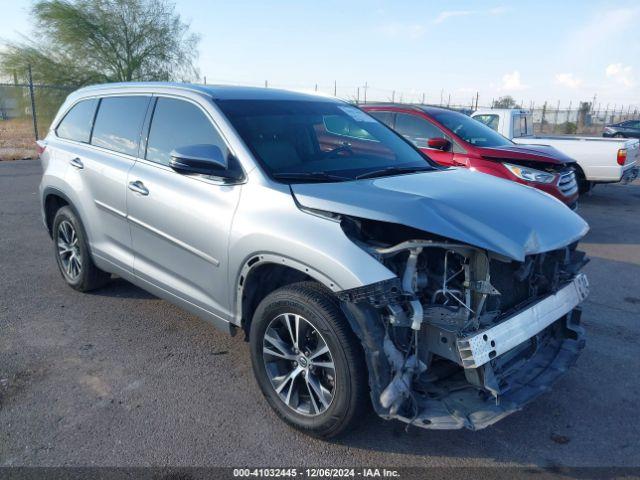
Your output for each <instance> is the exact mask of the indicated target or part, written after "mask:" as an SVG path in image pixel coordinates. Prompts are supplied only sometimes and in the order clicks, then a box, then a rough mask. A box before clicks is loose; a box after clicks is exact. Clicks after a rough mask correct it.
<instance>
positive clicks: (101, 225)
mask: <svg viewBox="0 0 640 480" xmlns="http://www.w3.org/2000/svg"><path fill="white" fill-rule="evenodd" d="M150 99H151V97H150V96H144V95H127V96H107V97H103V98H101V99H91V100H89V101H91V102H95V106H96V107H97V113H95V117H94V116H92V117H91V123H92V130H91V133H90V138H89V139H87V141H86V142H84V143H81V144H75V145H74V146H73V147H72V148H69V149H68V150H67V151H66V152H65V155H66V156H67V158H66V160H67V161H68V162H69V168H67V171H66V180H67V182H69V183H70V184H71V185H72V187H73V191H74V192H75V193H76V194H77V195H78V196H79V197H80V198H79V199H78V201H77V203H78V206H79V208H80V209H81V210H82V212H81V216H82V221H83V223H84V224H85V229H86V230H87V233H88V235H89V240H90V244H91V251H92V254H93V255H94V257H96V261H97V262H98V263H100V261H101V260H103V261H107V262H110V263H112V264H115V265H116V266H118V267H120V268H123V269H125V270H127V271H132V269H133V254H132V251H131V234H130V232H129V225H128V223H127V220H126V211H127V209H126V192H127V174H128V172H129V170H130V169H131V167H133V165H134V163H135V161H136V156H137V155H138V146H139V142H140V131H141V127H142V122H143V120H144V117H145V114H146V111H147V107H148V105H149V101H150ZM63 126H64V120H63V122H62V123H61V124H60V126H59V127H58V129H57V131H58V135H60V134H61V133H62V134H63V135H66V130H65V129H64V128H63Z"/></svg>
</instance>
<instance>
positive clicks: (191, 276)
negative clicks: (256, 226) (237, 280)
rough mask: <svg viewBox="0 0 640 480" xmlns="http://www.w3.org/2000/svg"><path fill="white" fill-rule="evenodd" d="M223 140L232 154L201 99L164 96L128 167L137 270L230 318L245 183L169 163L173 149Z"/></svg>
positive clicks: (174, 292)
mask: <svg viewBox="0 0 640 480" xmlns="http://www.w3.org/2000/svg"><path fill="white" fill-rule="evenodd" d="M200 144H214V145H217V146H218V147H219V148H220V149H221V150H222V151H223V152H224V153H225V154H226V155H227V158H230V157H231V158H230V162H233V157H232V156H231V155H230V154H229V149H228V148H227V146H226V144H225V142H224V141H223V139H222V138H221V136H220V134H219V133H218V131H217V129H216V128H215V126H214V125H213V123H212V121H211V119H210V118H209V116H208V114H207V113H206V112H205V111H204V110H203V109H202V108H201V107H200V106H199V105H196V104H195V103H193V102H191V101H189V100H186V99H180V98H169V97H159V98H158V99H157V102H156V104H155V108H154V111H153V115H152V117H151V122H150V128H149V135H148V141H147V143H146V149H145V152H142V153H141V155H140V156H141V157H143V158H142V159H140V160H138V161H137V162H136V164H135V165H134V167H133V168H132V169H131V171H130V172H129V178H128V192H127V212H128V218H129V225H130V228H131V238H132V245H133V251H134V273H135V274H136V275H137V276H138V277H140V278H142V279H143V280H145V281H147V282H150V283H152V284H154V285H156V286H157V287H160V288H161V289H163V290H165V291H167V292H169V293H170V294H172V295H177V296H178V297H180V298H181V299H183V300H186V301H187V302H190V303H192V304H194V305H196V306H197V307H199V308H202V309H204V310H206V311H208V312H210V313H213V314H214V315H216V316H219V317H221V318H223V319H224V320H230V319H231V318H232V314H231V308H230V305H229V296H230V295H229V293H230V292H229V286H228V281H227V270H228V265H227V250H228V240H229V232H230V229H231V222H232V219H233V213H234V211H235V207H236V205H237V203H238V200H239V198H240V190H241V188H242V187H241V185H239V184H228V183H225V182H223V181H222V180H221V179H216V178H212V177H206V176H203V175H185V174H180V173H178V172H176V171H174V170H173V169H171V168H170V167H169V161H170V152H171V151H172V150H173V149H174V148H178V147H184V146H188V145H200Z"/></svg>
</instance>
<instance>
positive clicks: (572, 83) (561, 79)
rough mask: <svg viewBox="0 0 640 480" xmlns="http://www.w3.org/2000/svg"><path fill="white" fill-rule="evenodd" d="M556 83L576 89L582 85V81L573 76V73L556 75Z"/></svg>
mask: <svg viewBox="0 0 640 480" xmlns="http://www.w3.org/2000/svg"><path fill="white" fill-rule="evenodd" d="M556 83H557V84H558V85H563V86H565V87H569V88H578V87H579V86H580V85H582V79H581V78H577V77H574V76H573V73H558V74H556Z"/></svg>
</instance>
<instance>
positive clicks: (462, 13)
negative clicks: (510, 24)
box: [433, 6, 509, 23]
mask: <svg viewBox="0 0 640 480" xmlns="http://www.w3.org/2000/svg"><path fill="white" fill-rule="evenodd" d="M508 11H509V7H504V6H500V7H494V8H490V9H489V10H486V11H484V10H483V11H479V10H445V11H443V12H440V14H439V15H438V16H437V17H436V18H435V20H434V21H433V23H442V22H444V21H446V20H448V19H450V18H454V17H468V16H470V15H479V14H489V15H502V14H504V13H507V12H508Z"/></svg>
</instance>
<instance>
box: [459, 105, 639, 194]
mask: <svg viewBox="0 0 640 480" xmlns="http://www.w3.org/2000/svg"><path fill="white" fill-rule="evenodd" d="M471 118H474V119H475V120H478V121H480V122H482V123H484V124H485V125H487V126H489V127H491V128H493V129H494V130H496V131H497V132H498V133H500V134H502V135H503V136H505V137H507V138H510V139H511V140H513V141H514V142H515V143H519V144H529V145H551V146H552V147H555V148H557V149H558V150H560V151H561V152H562V153H564V154H565V155H567V156H569V157H571V158H573V159H574V160H575V161H576V162H577V164H578V167H579V171H578V172H577V174H578V181H579V185H580V192H581V193H585V192H587V191H589V190H590V189H591V187H593V185H594V184H595V183H613V182H620V181H622V182H630V181H633V180H634V179H636V178H638V173H639V172H638V164H639V163H640V140H638V139H616V138H601V137H578V136H573V135H556V136H540V135H534V134H533V116H532V115H531V112H530V111H529V110H522V109H519V108H508V109H506V108H505V109H481V110H477V111H475V112H474V113H472V114H471Z"/></svg>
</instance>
